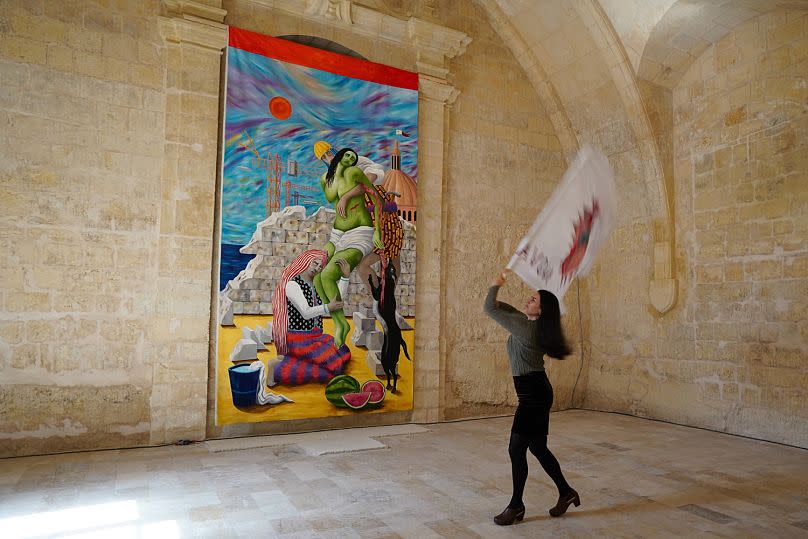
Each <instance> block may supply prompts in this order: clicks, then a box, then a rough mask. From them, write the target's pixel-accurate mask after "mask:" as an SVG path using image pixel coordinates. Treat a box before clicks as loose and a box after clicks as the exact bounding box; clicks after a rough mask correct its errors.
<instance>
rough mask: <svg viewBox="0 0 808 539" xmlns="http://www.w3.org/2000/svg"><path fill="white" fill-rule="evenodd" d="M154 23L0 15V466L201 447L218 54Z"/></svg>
mask: <svg viewBox="0 0 808 539" xmlns="http://www.w3.org/2000/svg"><path fill="white" fill-rule="evenodd" d="M159 11H160V2H159V1H158V0H146V1H144V0H129V1H120V2H115V3H111V4H109V3H106V5H105V6H102V5H100V4H97V3H94V2H79V1H68V2H49V1H41V0H39V1H37V0H33V1H30V0H11V1H8V2H4V3H3V9H2V10H0V32H1V33H0V80H2V83H0V84H1V85H2V90H1V91H0V125H2V126H3V127H2V129H0V156H2V159H0V207H2V210H1V211H0V244H1V245H2V251H3V256H2V257H0V276H1V277H0V409H2V410H3V413H0V456H8V455H12V454H16V455H21V454H31V453H43V452H53V451H62V450H76V449H85V448H86V449H98V448H106V447H128V446H135V445H147V444H159V443H164V442H166V441H168V442H171V441H176V440H178V439H181V438H192V439H200V438H201V437H202V436H204V429H205V415H206V406H205V404H206V390H207V380H206V365H205V363H206V358H207V355H208V352H207V350H208V321H209V316H210V315H209V312H210V283H211V280H210V266H211V253H212V236H213V201H214V197H213V191H212V188H207V189H205V190H203V189H201V186H203V185H205V186H210V185H213V179H214V178H215V171H216V146H217V143H216V133H217V125H218V69H219V52H218V51H215V52H213V53H212V54H208V53H206V52H204V49H202V48H198V50H195V51H193V52H192V53H190V54H187V55H184V53H182V52H181V51H180V47H177V46H174V45H170V46H166V45H165V43H164V42H163V39H162V37H161V35H160V32H159V28H158V19H157V14H158V13H159ZM183 66H184V67H183ZM182 69H184V70H185V71H184V75H178V70H182ZM206 72H212V73H214V77H213V81H212V84H208V85H204V84H200V80H202V79H204V76H203V77H200V76H198V75H197V74H198V73H206ZM188 86H193V93H192V94H188V93H187V92H186V89H187V87H188ZM183 114H187V115H188V116H189V117H192V118H194V119H195V121H196V125H197V129H196V130H195V132H194V133H193V136H191V134H189V133H178V132H177V131H176V129H174V128H172V126H173V125H175V122H174V120H176V119H177V118H179V117H180V116H181V115H183ZM180 139H183V140H180ZM181 165H182V166H181ZM180 171H181V172H180ZM200 367H201V368H200Z"/></svg>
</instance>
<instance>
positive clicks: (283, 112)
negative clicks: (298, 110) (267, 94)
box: [269, 96, 292, 120]
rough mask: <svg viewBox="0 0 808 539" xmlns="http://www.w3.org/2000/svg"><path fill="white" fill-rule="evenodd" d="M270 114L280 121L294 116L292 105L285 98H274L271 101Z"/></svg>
mask: <svg viewBox="0 0 808 539" xmlns="http://www.w3.org/2000/svg"><path fill="white" fill-rule="evenodd" d="M269 113H270V114H271V115H273V116H274V117H275V118H277V119H278V120H286V119H287V118H289V116H291V115H292V104H291V103H289V100H288V99H286V98H285V97H281V96H277V97H273V98H272V99H270V100H269Z"/></svg>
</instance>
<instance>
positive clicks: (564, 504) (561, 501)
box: [550, 489, 581, 517]
mask: <svg viewBox="0 0 808 539" xmlns="http://www.w3.org/2000/svg"><path fill="white" fill-rule="evenodd" d="M570 504H575V507H578V506H579V505H581V497H580V496H578V493H577V492H575V489H570V491H569V492H567V493H566V494H564V495H563V496H559V497H558V503H556V504H555V507H551V508H550V516H551V517H560V516H561V515H563V514H564V513H566V512H567V508H568V507H569V506H570Z"/></svg>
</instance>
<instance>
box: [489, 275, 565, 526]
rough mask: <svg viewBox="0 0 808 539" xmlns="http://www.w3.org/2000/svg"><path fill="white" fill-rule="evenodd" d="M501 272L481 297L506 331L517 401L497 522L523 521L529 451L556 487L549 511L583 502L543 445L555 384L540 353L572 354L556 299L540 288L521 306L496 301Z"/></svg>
mask: <svg viewBox="0 0 808 539" xmlns="http://www.w3.org/2000/svg"><path fill="white" fill-rule="evenodd" d="M507 272H508V270H505V271H503V272H502V273H500V274H499V275H498V276H497V277H495V278H494V280H493V281H492V282H491V288H489V289H488V296H487V297H486V299H485V313H486V314H487V315H488V316H490V317H491V318H493V319H494V321H495V322H497V323H498V324H499V325H501V326H502V327H504V328H505V329H507V330H508V331H509V332H510V334H511V335H510V336H509V337H508V362H509V364H510V368H511V374H513V383H514V387H515V388H516V395H517V397H518V399H519V405H518V406H517V408H516V414H515V415H514V418H513V426H512V427H511V440H510V444H509V445H508V454H509V455H510V457H511V471H512V474H513V496H512V497H511V501H510V503H509V504H508V506H507V507H506V508H505V510H504V511H502V513H500V514H499V515H497V516H495V517H494V522H495V523H496V524H498V525H500V526H508V525H510V524H513V523H514V522H518V521H521V520H522V519H523V518H524V516H525V504H524V503H523V501H522V493H523V492H524V490H525V482H526V481H527V451H528V449H529V450H530V452H531V453H533V455H535V456H536V458H537V459H539V463H540V464H541V466H542V468H544V471H545V472H547V475H549V476H550V478H551V479H552V480H553V482H554V483H555V485H556V487H557V488H558V503H556V505H555V507H553V508H551V509H550V515H551V516H554V517H558V516H561V515H563V514H564V513H565V512H566V511H567V508H568V507H569V506H570V504H575V506H576V507H578V506H579V505H580V504H581V500H580V497H579V496H578V493H577V492H576V491H575V489H573V488H572V487H571V486H570V485H569V484H568V483H567V481H566V479H564V474H563V473H561V466H560V465H559V464H558V460H556V458H555V456H553V454H552V453H551V452H550V450H549V449H548V448H547V433H548V426H549V422H550V407H551V406H552V405H553V387H552V386H551V385H550V380H548V378H547V374H546V373H545V372H544V356H545V355H548V356H550V357H554V358H556V359H563V358H564V356H566V355H568V354H569V353H570V349H569V346H568V345H567V342H566V340H565V339H564V333H563V332H562V330H561V311H560V309H559V306H558V298H556V297H555V295H554V294H552V293H551V292H548V291H547V290H539V291H538V292H537V293H535V294H533V295H532V296H531V297H530V299H528V301H527V303H526V304H525V308H524V311H519V310H517V309H515V308H514V307H512V306H511V305H508V304H507V303H502V302H500V301H497V293H498V292H499V289H500V287H501V286H502V285H504V284H505V275H506V273H507Z"/></svg>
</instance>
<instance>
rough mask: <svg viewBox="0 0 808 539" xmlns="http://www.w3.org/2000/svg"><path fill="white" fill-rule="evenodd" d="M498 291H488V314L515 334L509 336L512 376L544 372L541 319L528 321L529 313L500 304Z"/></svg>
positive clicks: (496, 287)
mask: <svg viewBox="0 0 808 539" xmlns="http://www.w3.org/2000/svg"><path fill="white" fill-rule="evenodd" d="M498 292H499V287H498V286H492V287H491V288H489V289H488V296H487V297H486V298H485V314H487V315H488V316H490V317H491V318H493V319H494V321H495V322H496V323H497V324H499V325H500V326H502V327H504V328H505V329H507V330H508V331H510V333H511V335H510V337H508V362H509V363H510V365H511V374H513V375H514V376H521V375H523V374H530V373H531V372H536V371H543V370H544V350H543V349H542V347H541V345H540V344H539V327H538V324H539V322H538V320H528V318H527V316H525V313H523V312H521V311H519V310H517V309H515V308H513V307H512V306H510V305H508V304H507V303H502V302H501V301H497V293H498Z"/></svg>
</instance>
